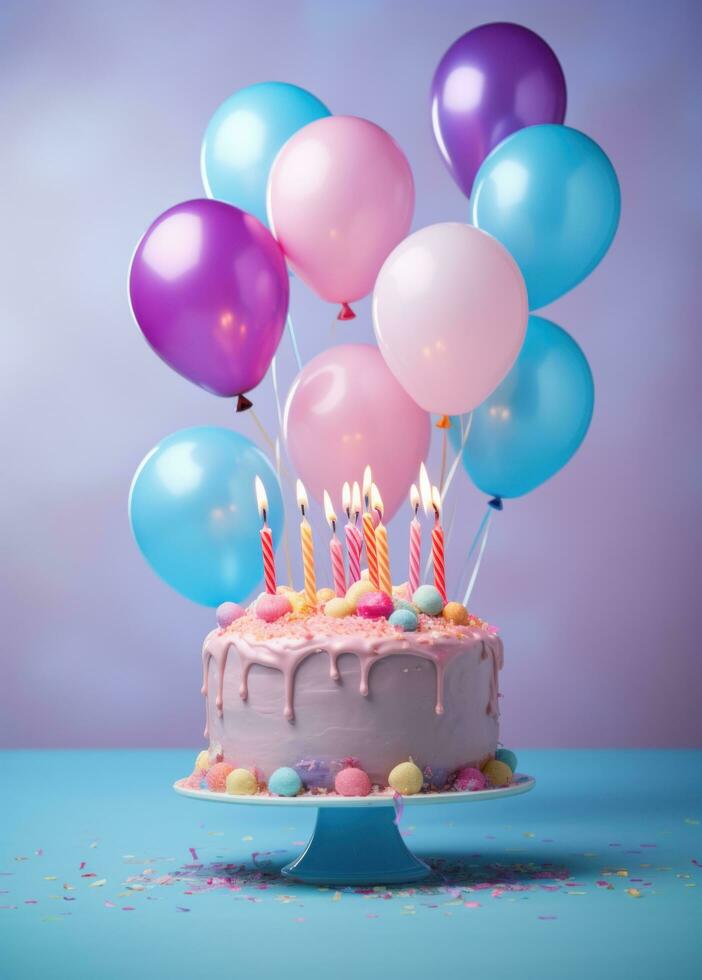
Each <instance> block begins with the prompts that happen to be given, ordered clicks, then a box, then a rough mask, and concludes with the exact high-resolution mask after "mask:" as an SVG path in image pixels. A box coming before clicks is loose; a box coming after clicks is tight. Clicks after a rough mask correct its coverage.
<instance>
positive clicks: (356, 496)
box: [341, 483, 363, 585]
mask: <svg viewBox="0 0 702 980" xmlns="http://www.w3.org/2000/svg"><path fill="white" fill-rule="evenodd" d="M341 502H342V505H343V508H344V510H345V511H346V516H347V518H348V521H347V523H346V527H345V528H344V532H345V534H346V553H347V554H348V557H349V581H350V582H351V584H352V585H353V583H354V582H358V580H359V579H360V577H361V548H362V547H363V537H362V535H361V532H360V531H359V530H358V527H357V524H358V516H359V514H360V513H361V488H360V487H359V485H358V484H357V483H354V485H353V495H352V493H351V487H350V486H349V485H348V483H345V484H344V486H343V489H342V491H341Z"/></svg>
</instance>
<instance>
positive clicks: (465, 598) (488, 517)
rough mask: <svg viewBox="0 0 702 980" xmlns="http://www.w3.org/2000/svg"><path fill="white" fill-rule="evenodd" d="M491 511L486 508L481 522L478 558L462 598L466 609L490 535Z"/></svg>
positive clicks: (489, 508)
mask: <svg viewBox="0 0 702 980" xmlns="http://www.w3.org/2000/svg"><path fill="white" fill-rule="evenodd" d="M492 514H493V509H492V507H488V512H487V514H486V515H485V517H484V518H483V520H482V524H484V525H485V529H484V531H483V538H482V541H481V542H480V550H479V551H478V557H477V559H476V562H475V566H474V567H473V574H472V575H471V577H470V582H469V583H468V588H467V589H466V594H465V595H464V596H463V605H464V606H465V607H466V608H467V607H468V603H469V601H470V597H471V595H472V594H473V588H474V586H475V581H476V579H477V577H478V572H479V571H480V563H481V562H482V560H483V555H484V554H485V545H486V544H487V539H488V534H489V533H490V523H491V521H492Z"/></svg>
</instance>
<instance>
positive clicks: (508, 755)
mask: <svg viewBox="0 0 702 980" xmlns="http://www.w3.org/2000/svg"><path fill="white" fill-rule="evenodd" d="M495 758H496V759H497V760H498V762H504V764H505V765H506V766H509V767H510V769H511V770H512V772H516V771H517V757H516V755H515V754H514V752H512V750H511V749H498V750H497V751H496V752H495Z"/></svg>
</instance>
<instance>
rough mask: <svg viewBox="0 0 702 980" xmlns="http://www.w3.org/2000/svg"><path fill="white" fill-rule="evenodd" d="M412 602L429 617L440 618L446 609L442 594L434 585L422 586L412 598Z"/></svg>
mask: <svg viewBox="0 0 702 980" xmlns="http://www.w3.org/2000/svg"><path fill="white" fill-rule="evenodd" d="M412 602H413V603H414V604H415V606H416V607H417V608H418V609H419V611H420V612H423V613H426V615H427V616H438V615H439V614H440V613H441V610H442V609H443V608H444V600H443V599H442V598H441V593H440V592H439V590H438V589H437V588H436V587H435V586H433V585H420V586H419V588H418V589H417V591H416V592H415V593H414V595H413V596H412Z"/></svg>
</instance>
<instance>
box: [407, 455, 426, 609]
mask: <svg viewBox="0 0 702 980" xmlns="http://www.w3.org/2000/svg"><path fill="white" fill-rule="evenodd" d="M422 466H424V463H422ZM419 503H420V501H419V490H417V487H416V486H415V484H414V483H413V484H412V488H411V490H410V505H411V507H412V511H413V513H414V516H413V518H412V520H411V522H410V539H409V590H410V595H411V596H413V595H414V593H415V592H416V591H417V589H418V588H419V575H420V565H421V563H422V525H421V524H420V523H419V520H418V518H417V514H418V512H419Z"/></svg>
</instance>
